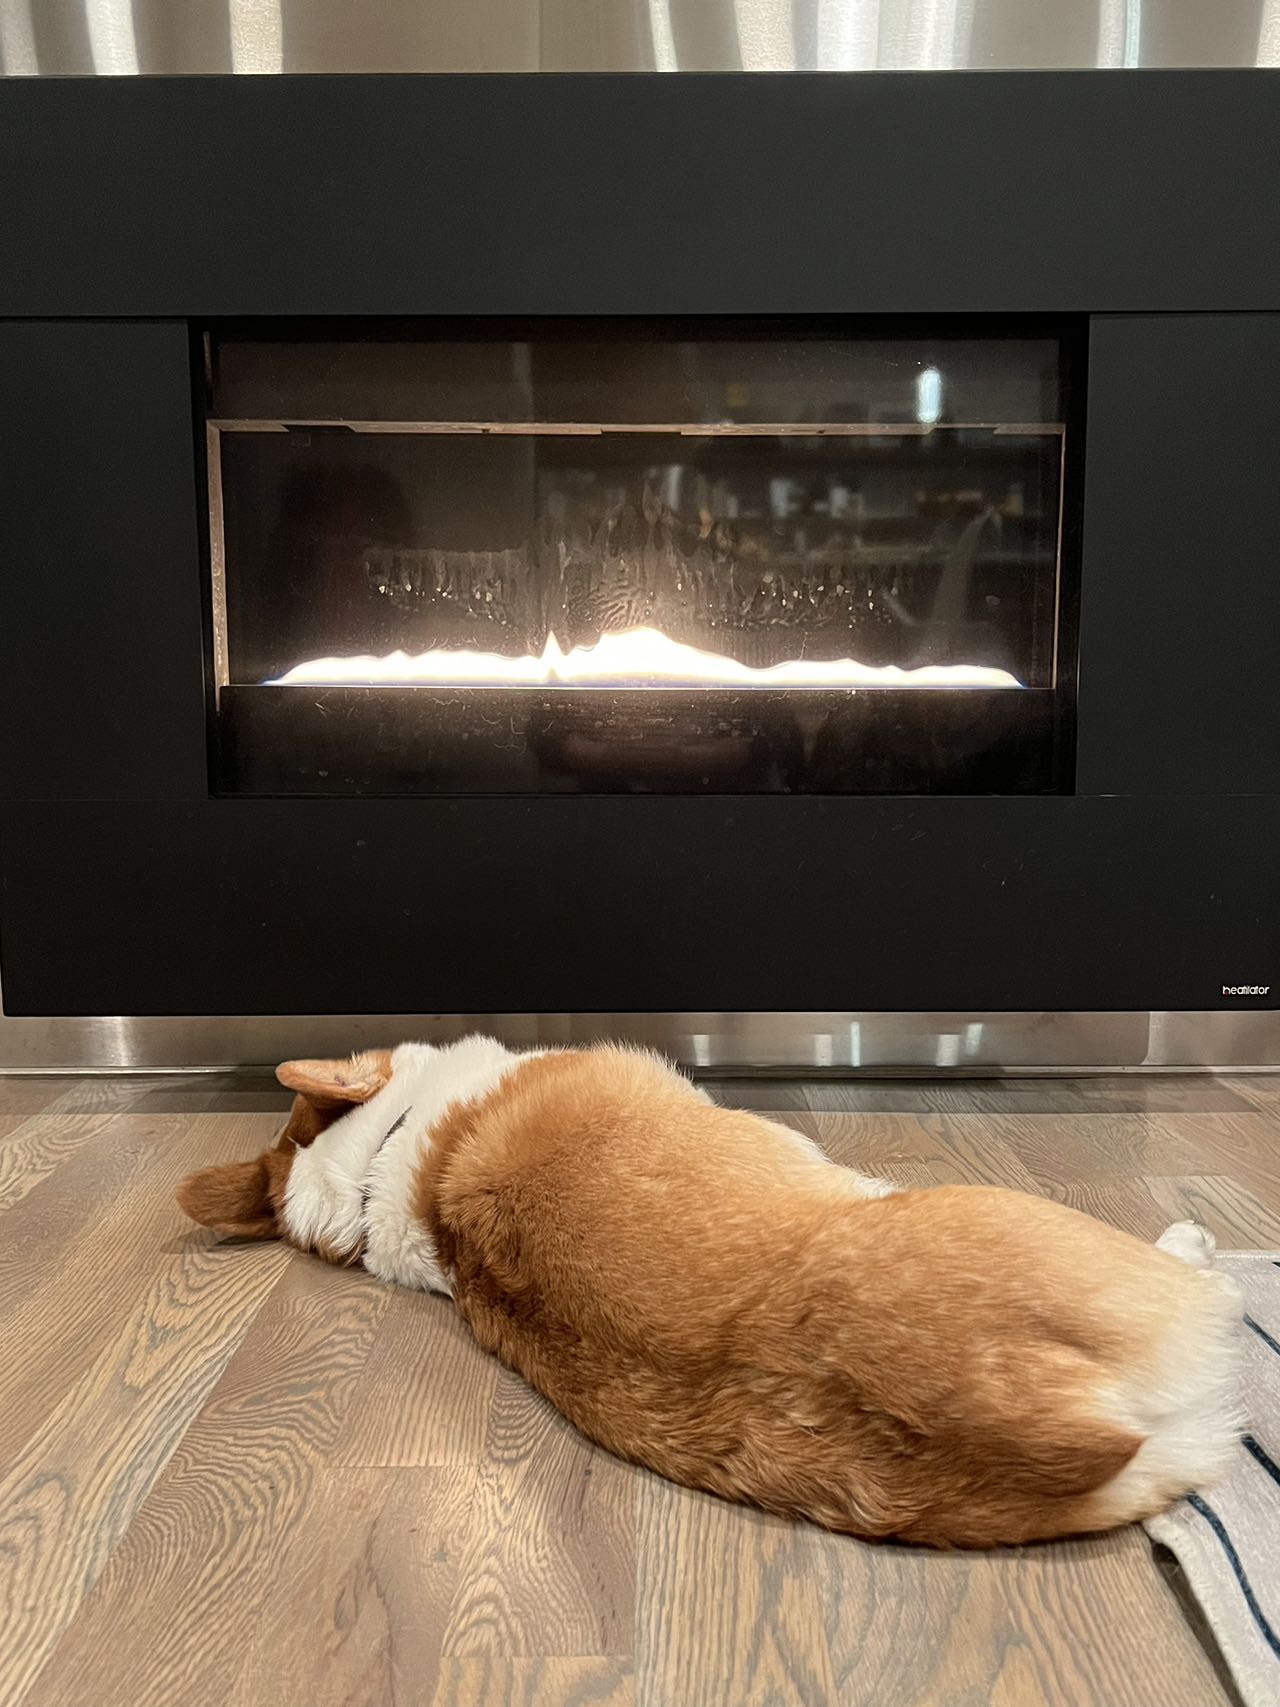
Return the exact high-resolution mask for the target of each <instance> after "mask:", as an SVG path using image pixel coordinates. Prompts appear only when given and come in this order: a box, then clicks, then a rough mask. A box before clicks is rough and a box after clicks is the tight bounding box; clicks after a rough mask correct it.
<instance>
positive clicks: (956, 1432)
mask: <svg viewBox="0 0 1280 1707" xmlns="http://www.w3.org/2000/svg"><path fill="white" fill-rule="evenodd" d="M760 1155H761V1146H760V1142H759V1135H758V1122H757V1120H756V1117H754V1116H752V1115H748V1114H744V1113H739V1112H736V1111H733V1110H728V1109H722V1108H718V1107H715V1106H713V1105H711V1104H709V1103H707V1102H706V1101H705V1100H704V1099H703V1098H702V1097H701V1096H700V1094H699V1093H698V1092H697V1091H695V1090H694V1089H693V1088H692V1087H691V1086H688V1085H686V1084H684V1083H683V1082H682V1081H681V1080H679V1079H677V1078H676V1077H675V1076H674V1075H673V1074H671V1073H670V1071H669V1070H668V1069H667V1068H665V1067H664V1066H662V1065H661V1064H660V1063H658V1062H656V1061H652V1060H650V1059H648V1058H646V1057H644V1056H640V1055H634V1054H629V1053H625V1052H622V1051H618V1050H607V1049H601V1050H591V1051H585V1052H582V1053H577V1054H563V1055H553V1056H548V1057H545V1058H542V1059H536V1060H531V1061H529V1062H528V1063H526V1064H524V1065H523V1066H521V1067H519V1068H518V1069H517V1070H516V1072H515V1073H514V1074H513V1075H512V1076H511V1078H510V1079H508V1080H507V1081H506V1082H504V1083H503V1084H502V1085H501V1086H500V1087H499V1088H498V1090H497V1091H495V1092H494V1093H492V1094H491V1095H490V1096H489V1097H487V1098H486V1099H483V1100H482V1101H480V1102H479V1103H477V1104H471V1105H466V1106H464V1107H461V1108H455V1109H454V1110H452V1111H451V1112H450V1114H449V1115H448V1116H447V1117H446V1118H445V1120H444V1121H442V1122H441V1123H440V1124H439V1125H438V1126H437V1127H436V1129H435V1130H434V1131H433V1132H432V1134H431V1146H430V1149H429V1151H428V1152H427V1155H426V1159H425V1161H424V1163H423V1165H422V1167H421V1171H420V1175H419V1181H418V1188H417V1201H418V1209H419V1213H420V1214H421V1215H422V1216H423V1217H424V1218H425V1219H426V1221H427V1222H428V1224H429V1225H430V1227H431V1229H432V1231H433V1234H434V1236H435V1239H436V1243H437V1248H438V1251H439V1253H440V1256H441V1258H442V1260H443V1262H444V1264H445V1267H446V1269H447V1270H448V1271H449V1272H450V1274H451V1277H452V1279H453V1282H454V1287H455V1295H456V1298H457V1302H458V1306H459V1308H460V1309H461V1311H462V1313H463V1315H464V1316H465V1317H466V1319H467V1321H468V1322H469V1324H470V1325H471V1328H472V1330H473V1331H474V1333H475V1335H476V1338H477V1339H478V1340H479V1342H480V1343H481V1345H483V1346H484V1347H485V1348H486V1349H487V1350H489V1351H492V1352H494V1353H495V1354H496V1355H498V1356H499V1357H500V1358H502V1360H503V1361H504V1362H506V1363H508V1364H509V1365H511V1366H512V1367H513V1368H515V1369H517V1370H518V1371H519V1372H520V1373H521V1374H523V1375H524V1376H525V1377H526V1379H528V1380H529V1381H530V1382H531V1383H532V1384H533V1385H534V1386H535V1387H538V1388H539V1389H540V1390H541V1391H542V1392H543V1393H545V1394H546V1395H547V1396H548V1397H549V1398H550V1399H551V1400H552V1401H553V1403H555V1404H556V1405H557V1406H558V1407H559V1409H560V1410H561V1411H563V1412H564V1414H565V1415H566V1416H567V1417H568V1418H569V1419H570V1420H571V1421H572V1422H574V1423H575V1424H576V1425H577V1426H578V1427H579V1428H580V1429H582V1431H583V1432H584V1433H585V1434H587V1435H589V1436H591V1438H592V1439H594V1440H597V1441H599V1442H600V1443H601V1444H602V1445H604V1446H607V1447H608V1448H610V1450H612V1451H614V1452H616V1453H619V1454H620V1455H621V1456H623V1457H627V1458H631V1459H634V1460H636V1461H637V1462H640V1463H642V1464H645V1465H647V1466H648V1467H649V1468H651V1469H653V1470H657V1471H658V1472H659V1473H661V1474H662V1475H665V1476H668V1477H670V1478H671V1479H672V1480H674V1481H677V1482H682V1483H685V1484H687V1485H689V1486H693V1487H699V1488H705V1489H710V1490H711V1491H713V1492H715V1493H718V1494H722V1495H725V1496H727V1497H729V1498H731V1499H736V1500H745V1501H749V1502H751V1503H752V1504H755V1505H759V1506H763V1507H765V1508H766V1509H767V1510H770V1511H775V1512H780V1513H784V1514H787V1515H792V1516H799V1517H807V1518H811V1519H812V1520H814V1521H815V1522H818V1523H821V1524H824V1525H826V1526H827V1527H829V1528H832V1529H839V1530H847V1531H852V1532H854V1533H857V1534H861V1535H872V1536H887V1535H897V1536H901V1537H903V1538H905V1539H908V1540H914V1541H922V1542H930V1543H933V1544H936V1545H948V1544H950V1545H964V1546H979V1545H989V1544H992V1543H995V1542H1010V1541H1024V1540H1030V1539H1034V1538H1038V1537H1044V1536H1050V1535H1064V1534H1069V1533H1072V1532H1076V1531H1081V1530H1087V1529H1091V1528H1095V1527H1098V1526H1099V1524H1100V1523H1102V1522H1104V1521H1108V1519H1107V1517H1106V1515H1105V1514H1104V1512H1103V1511H1102V1509H1101V1508H1100V1507H1099V1506H1098V1505H1097V1504H1096V1503H1095V1502H1093V1501H1092V1500H1091V1495H1092V1494H1093V1492H1094V1490H1096V1489H1098V1488H1100V1487H1101V1486H1102V1485H1103V1484H1105V1483H1106V1482H1107V1481H1108V1480H1109V1479H1110V1478H1111V1477H1113V1476H1114V1475H1115V1474H1116V1473H1117V1472H1118V1471H1119V1470H1120V1469H1121V1468H1122V1467H1123V1466H1124V1465H1125V1464H1126V1463H1127V1462H1128V1461H1129V1460H1130V1459H1131V1458H1132V1457H1133V1455H1134V1453H1135V1452H1136V1450H1137V1449H1138V1447H1139V1445H1140V1444H1141V1439H1140V1436H1139V1435H1138V1434H1136V1433H1134V1432H1132V1431H1131V1430H1129V1429H1127V1428H1125V1427H1122V1426H1119V1425H1117V1424H1115V1423H1113V1422H1110V1421H1108V1420H1106V1418H1105V1417H1104V1416H1102V1415H1101V1414H1100V1410H1099V1404H1098V1399H1097V1394H1098V1390H1099V1386H1100V1384H1102V1383H1105V1380H1106V1376H1107V1372H1108V1370H1109V1369H1110V1368H1113V1367H1116V1366H1118V1365H1123V1364H1124V1363H1125V1362H1126V1360H1127V1359H1131V1358H1134V1357H1137V1356H1140V1355H1141V1352H1142V1349H1143V1347H1144V1345H1145V1344H1146V1343H1147V1341H1148V1339H1149V1338H1150V1336H1151V1334H1152V1333H1153V1332H1157V1331H1159V1329H1160V1328H1161V1327H1162V1326H1163V1325H1165V1322H1166V1320H1167V1316H1168V1313H1169V1311H1170V1310H1171V1309H1173V1308H1175V1307H1176V1303H1177V1300H1178V1298H1179V1296H1181V1294H1182V1292H1183V1290H1184V1289H1185V1290H1186V1292H1187V1294H1188V1296H1189V1295H1190V1292H1191V1289H1192V1288H1193V1287H1194V1285H1195V1284H1196V1280H1197V1276H1196V1275H1194V1274H1193V1273H1192V1272H1191V1271H1190V1270H1186V1271H1185V1273H1184V1272H1180V1270H1181V1267H1182V1265H1180V1264H1178V1263H1177V1262H1176V1261H1175V1260H1174V1259H1172V1258H1168V1257H1165V1256H1164V1254H1163V1253H1161V1252H1156V1251H1153V1250H1150V1249H1148V1248H1147V1247H1145V1246H1142V1245H1140V1244H1139V1243H1138V1242H1137V1241H1135V1240H1132V1239H1129V1238H1128V1237H1127V1236H1126V1235H1124V1234H1121V1233H1117V1232H1115V1231H1113V1230H1112V1229H1110V1228H1108V1227H1105V1226H1104V1225H1102V1224H1101V1223H1100V1222H1096V1221H1093V1220H1091V1219H1089V1218H1087V1217H1084V1216H1079V1215H1076V1214H1074V1213H1073V1212H1072V1211H1069V1210H1065V1209H1062V1208H1061V1207H1059V1206H1058V1205H1055V1204H1053V1203H1050V1202H1046V1201H1044V1200H1042V1199H1038V1198H1033V1197H1028V1196H1023V1195H1021V1194H1019V1193H1014V1192H1006V1191H998V1190H994V1189H992V1190H986V1189H980V1188H973V1187H958V1188H957V1187H953V1188H946V1187H944V1188H940V1189H938V1190H934V1191H925V1192H906V1193H903V1194H901V1195H896V1196H892V1197H885V1198H880V1199H856V1198H853V1197H851V1196H850V1194H849V1192H848V1190H847V1187H846V1184H845V1181H844V1179H843V1178H842V1171H841V1170H838V1169H831V1170H830V1171H829V1172H828V1171H827V1170H825V1169H819V1170H816V1171H815V1170H813V1169H812V1168H811V1167H803V1168H802V1166H801V1164H800V1163H797V1165H796V1168H795V1170H794V1173H793V1175H792V1177H791V1178H790V1179H788V1178H786V1177H785V1170H783V1173H782V1174H781V1175H780V1168H779V1160H778V1157H777V1154H776V1152H774V1153H773V1154H772V1155H770V1157H769V1158H768V1161H767V1163H766V1162H764V1161H762V1160H761V1159H760ZM1153 1268H1156V1269H1158V1270H1159V1271H1160V1272H1161V1274H1162V1277H1163V1279H1164V1280H1165V1282H1166V1286H1165V1288H1164V1291H1163V1293H1162V1294H1161V1295H1160V1297H1159V1301H1158V1302H1156V1303H1153V1297H1152V1293H1153V1289H1152V1285H1151V1279H1152V1274H1151V1271H1152V1269H1153ZM1132 1515H1134V1514H1132V1513H1127V1514H1126V1516H1132ZM1109 1520H1110V1521H1114V1520H1115V1519H1114V1518H1111V1519H1109Z"/></svg>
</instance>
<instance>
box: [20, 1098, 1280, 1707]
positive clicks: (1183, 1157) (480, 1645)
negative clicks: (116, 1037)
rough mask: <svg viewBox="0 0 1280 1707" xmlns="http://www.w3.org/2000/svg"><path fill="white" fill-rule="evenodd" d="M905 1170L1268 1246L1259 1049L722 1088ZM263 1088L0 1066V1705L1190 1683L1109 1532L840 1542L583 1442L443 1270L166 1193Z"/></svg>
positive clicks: (1270, 1182) (1153, 1599)
mask: <svg viewBox="0 0 1280 1707" xmlns="http://www.w3.org/2000/svg"><path fill="white" fill-rule="evenodd" d="M717 1089H718V1091H719V1093H720V1094H721V1095H722V1096H723V1097H724V1098H725V1099H726V1100H732V1101H735V1102H739V1103H741V1104H743V1105H745V1106H748V1107H755V1108H767V1109H769V1110H771V1111H775V1112H776V1113H778V1114H780V1117H781V1118H783V1119H785V1120H787V1121H788V1122H790V1123H791V1124H793V1125H795V1126H796V1127H798V1128H800V1129H802V1130H803V1131H805V1132H808V1133H810V1134H812V1135H813V1136H814V1137H815V1138H817V1139H818V1140H819V1141H820V1142H821V1143H822V1144H824V1145H825V1146H827V1148H828V1149H829V1150H830V1151H831V1153H832V1154H833V1155H835V1156H836V1157H838V1158H839V1159H840V1160H841V1161H846V1162H856V1163H857V1164H858V1165H859V1166H861V1167H864V1168H868V1169H871V1170H874V1171H875V1172H878V1173H883V1174H887V1175H888V1176H890V1177H891V1178H893V1179H895V1180H898V1181H900V1182H903V1183H927V1182H934V1181H943V1180H975V1181H998V1182H1000V1183H1002V1184H1008V1185H1014V1186H1021V1187H1024V1188H1025V1189H1026V1190H1028V1191H1036V1192H1044V1193H1047V1194H1048V1195H1050V1196H1052V1197H1056V1198H1058V1199H1060V1200H1062V1201H1063V1202H1066V1203H1070V1204H1074V1205H1075V1206H1076V1207H1078V1208H1080V1209H1085V1210H1088V1211H1090V1212H1091V1213H1093V1214H1095V1215H1099V1216H1102V1217H1103V1218H1104V1219H1105V1220H1108V1221H1112V1222H1114V1223H1115V1224H1116V1225H1117V1226H1120V1227H1125V1228H1128V1229H1129V1230H1130V1231H1131V1232H1134V1233H1136V1234H1139V1235H1141V1236H1142V1237H1144V1238H1150V1237H1154V1236H1155V1235H1156V1234H1158V1233H1159V1232H1160V1231H1161V1229H1162V1228H1163V1227H1164V1226H1165V1225H1166V1224H1167V1223H1168V1222H1169V1221H1173V1220H1177V1219H1179V1218H1182V1217H1185V1216H1195V1217H1197V1218H1199V1219H1201V1220H1203V1221H1205V1222H1207V1223H1208V1225H1209V1226H1210V1227H1211V1228H1212V1229H1213V1231H1214V1232H1215V1233H1216V1234H1217V1236H1218V1239H1219V1242H1220V1243H1221V1244H1223V1245H1224V1246H1266V1247H1280V1079H1274V1078H1272V1079H1267V1078H1239V1079H1232V1080H1228V1079H1210V1078H1204V1079H1186V1078H1146V1079H1142V1078H1123V1079H1113V1080H1079V1081H1057V1082H1051V1081H1045V1080H1022V1081H1013V1082H990V1083H970V1084H956V1083H954V1082H953V1083H950V1084H948V1083H924V1084H914V1083H903V1082H889V1083H881V1084H872V1083H866V1082H858V1083H854V1084H832V1083H821V1084H809V1085H798V1084H780V1083H776V1082H764V1083H756V1084H751V1083H746V1084H723V1085H720V1086H718V1087H717ZM284 1100H285V1099H284V1097H283V1096H282V1094H281V1093H280V1092H279V1091H277V1090H276V1088H275V1086H274V1085H273V1084H272V1083H270V1082H269V1081H265V1080H261V1079H227V1080H216V1081H215V1080H208V1079H203V1080H202V1079H194V1080H192V1079H186V1080H182V1079H168V1080H163V1079H152V1080H145V1081H140V1080H114V1081H113V1080H98V1081H78V1082H76V1081H56V1080H42V1081H37V1080H31V1079H26V1080H23V1079H15V1080H7V1081H0V1703H3V1707H17V1704H18V1703H22V1704H24V1707H178V1704H180V1707H206V1704H207V1707H258V1704H262V1707H277V1704H278V1707H331V1704H333V1707H336V1704H338V1703H342V1704H345V1707H391V1704H393V1703H394V1704H395V1707H409V1704H414V1707H481V1704H484V1707H488V1704H493V1707H508V1704H510V1707H533V1704H534V1703H537V1704H539V1707H543V1704H545V1707H553V1704H565V1707H568V1704H573V1707H624V1704H626V1707H631V1704H633V1703H635V1704H639V1707H686V1704H687V1707H719V1704H724V1707H745V1704H749V1703H750V1704H755V1703H758V1704H760V1707H765V1704H769V1707H784V1704H792V1703H794V1704H804V1707H821V1704H825V1703H837V1702H838V1703H843V1704H847V1707H853V1704H855V1703H864V1702H865V1703H868V1704H872V1703H874V1704H875V1707H926V1704H931V1703H955V1704H956V1707H979V1704H981V1703H988V1702H990V1703H998V1704H1000V1707H1034V1704H1035V1703H1039V1702H1045V1703H1052V1704H1053V1707H1072V1704H1077V1703H1079V1704H1089V1707H1094V1704H1096V1707H1138V1704H1143V1707H1146V1704H1150V1707H1215V1704H1217V1707H1220V1704H1221V1703H1223V1702H1228V1701H1230V1700H1231V1699H1232V1697H1231V1695H1230V1693H1229V1689H1228V1686H1227V1685H1225V1684H1224V1682H1223V1681H1222V1678H1221V1670H1220V1666H1219V1665H1218V1664H1217V1663H1216V1661H1215V1659H1214V1657H1213V1655H1212V1653H1211V1651H1210V1649H1209V1648H1208V1647H1207V1646H1206V1645H1205V1644H1203V1643H1202V1641H1201V1639H1200V1637H1199V1635H1198V1634H1197V1631H1196V1629H1195V1627H1194V1622H1193V1620H1192V1619H1191V1618H1189V1617H1188V1615H1187V1613H1186V1611H1185V1610H1184V1608H1183V1606H1182V1605H1181V1604H1180V1599H1179V1584H1178V1582H1177V1580H1176V1578H1175V1577H1173V1576H1172V1575H1171V1574H1170V1571H1169V1568H1168V1566H1167V1565H1164V1566H1163V1567H1162V1565H1161V1564H1160V1563H1159V1562H1158V1561H1156V1560H1154V1559H1153V1556H1152V1553H1151V1549H1150V1548H1149V1546H1148V1544H1147V1542H1146V1540H1145V1538H1144V1536H1143V1535H1142V1533H1141V1532H1139V1531H1136V1530H1133V1531H1128V1532H1125V1533H1122V1534H1118V1535H1114V1536H1111V1537H1108V1538H1105V1539H1102V1540H1095V1541H1089V1542H1083V1543H1073V1544H1070V1545H1061V1546H1052V1547H1041V1548H1029V1549H1018V1550H1014V1551H1008V1552H1004V1553H1000V1554H993V1555H986V1556H972V1557H970V1556H961V1555H953V1556H948V1555H938V1554H929V1553H924V1552H915V1551H912V1550H911V1549H908V1548H902V1547H886V1546H880V1547H869V1546H862V1545H860V1544H857V1543H855V1542H851V1541H848V1540H844V1539H837V1538H835V1537H831V1536H828V1535H825V1534H821V1533H819V1532H818V1531H815V1530H812V1529H808V1528H801V1527H795V1526H789V1525H787V1524H784V1523H779V1522H775V1521H773V1520H771V1519H767V1518H764V1517H761V1516H759V1515H757V1514H754V1513H750V1512H746V1511H740V1510H737V1509H734V1508H731V1507H729V1506H726V1505H722V1504H720V1503H718V1502H717V1501H715V1500H712V1499H708V1498H703V1497H700V1496H698V1495H695V1494H690V1493H686V1492H684V1491H682V1490H680V1489H678V1488H674V1487H671V1486H669V1485H667V1484H665V1483H663V1482H661V1481H658V1480H656V1479H655V1478H653V1477H651V1476H648V1475H645V1474H643V1473H642V1472H639V1471H636V1470H632V1469H629V1468H627V1467H625V1466H623V1465H621V1464H619V1463H616V1462H615V1461H614V1460H612V1459H610V1458H609V1457H607V1456H606V1455H604V1454H603V1453H600V1452H598V1451H595V1450H594V1449H593V1448H591V1447H589V1446H588V1445H586V1443H585V1442H583V1441H582V1440H581V1439H579V1438H578V1437H577V1436H576V1435H575V1434H574V1433H573V1431H572V1430H571V1429H569V1428H568V1426H567V1425H565V1424H564V1423H562V1422H561V1421H560V1420H559V1419H558V1418H557V1417H556V1416H555V1415H554V1414H553V1413H552V1412H551V1410H550V1409H549V1408H548V1407H547V1406H546V1405H545V1404H543V1403H542V1401H541V1400H539V1399H538V1398H536V1397H535V1396H534V1395H533V1394H532V1393H531V1392H529V1391H528V1389H526V1388H525V1387H524V1386H523V1385H522V1384H521V1383H520V1382H519V1381H518V1380H516V1379H515V1378H514V1377H511V1376H509V1375H507V1374H505V1373H503V1372H502V1371H501V1370H499V1369H498V1368H497V1367H496V1365H495V1364H494V1363H492V1362H491V1361H490V1360H489V1359H487V1358H486V1357H484V1356H483V1355H482V1354H481V1353H480V1352H479V1351H477V1350H476V1349H475V1348H474V1347H473V1346H472V1345H471V1344H470V1343H469V1342H468V1339H467V1335H466V1333H465V1332H464V1330H463V1328H462V1327H461V1325H460V1323H459V1322H458V1321H457V1320H456V1319H455V1317H454V1315H453V1314H452V1311H451V1307H450V1306H449V1304H448V1303H447V1302H446V1301H444V1300H442V1299H434V1298H428V1297H425V1296H421V1295H417V1294H411V1293H404V1292H393V1291H390V1290H388V1289H385V1288H383V1287H380V1286H379V1285H377V1284H376V1283H375V1282H374V1281H372V1280H371V1279H370V1278H369V1277H368V1276H367V1275H365V1274H363V1273H362V1272H357V1271H351V1270H337V1269H333V1268H328V1267H325V1266H324V1265H323V1264H321V1263H318V1262H314V1261H312V1260H309V1259H307V1258H304V1257H301V1256H297V1255H293V1254H291V1253H289V1252H287V1251H286V1250H285V1249H284V1248H283V1247H282V1246H279V1245H257V1246H244V1245H242V1246H238V1247H236V1246H224V1247H218V1246H216V1245H215V1244H213V1243H212V1242H211V1241H210V1239H209V1237H208V1236H207V1235H206V1234H204V1233H202V1232H198V1231H196V1230H194V1229H193V1228H191V1227H190V1226H189V1225H187V1224H186V1223H184V1221H183V1219H182V1217H181V1215H180V1214H179V1213H178V1211H177V1209H176V1208H175V1206H174V1202H173V1190H174V1187H175V1185H176V1184H177V1182H178V1180H179V1179H180V1178H181V1177H182V1175H183V1174H184V1173H186V1172H187V1171H188V1170H189V1169H190V1168H192V1167H194V1166H197V1165H198V1164H201V1163H205V1162H209V1161H213V1160H218V1159H228V1158H234V1157H240V1156H247V1155H249V1154H251V1153H253V1152H255V1151H256V1150H257V1149H259V1148H261V1147H262V1146H263V1145H264V1144H265V1143H266V1142H268V1141H269V1140H271V1139H272V1137H273V1136H274V1134H275V1132H276V1131H277V1129H278V1126H279V1123H280V1118H281V1114H282V1111H283V1107H284Z"/></svg>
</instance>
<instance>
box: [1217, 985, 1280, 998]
mask: <svg viewBox="0 0 1280 1707" xmlns="http://www.w3.org/2000/svg"><path fill="white" fill-rule="evenodd" d="M1222 993H1223V995H1224V996H1269V995H1270V994H1271V986H1270V984H1224V985H1223V986H1222Z"/></svg>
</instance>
